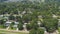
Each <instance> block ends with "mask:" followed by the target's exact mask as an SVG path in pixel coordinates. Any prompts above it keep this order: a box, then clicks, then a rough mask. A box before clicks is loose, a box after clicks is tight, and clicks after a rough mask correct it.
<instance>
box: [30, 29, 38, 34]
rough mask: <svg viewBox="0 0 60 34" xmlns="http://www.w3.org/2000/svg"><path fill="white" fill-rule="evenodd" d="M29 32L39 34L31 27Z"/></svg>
mask: <svg viewBox="0 0 60 34" xmlns="http://www.w3.org/2000/svg"><path fill="white" fill-rule="evenodd" d="M29 34H37V31H36V30H35V29H31V30H30V32H29Z"/></svg>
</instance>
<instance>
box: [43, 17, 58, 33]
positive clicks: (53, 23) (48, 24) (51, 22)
mask: <svg viewBox="0 0 60 34" xmlns="http://www.w3.org/2000/svg"><path fill="white" fill-rule="evenodd" d="M57 22H58V20H57V19H53V18H52V19H50V18H49V19H44V20H43V24H44V26H45V28H46V31H47V32H49V33H51V32H54V31H55V30H57V29H58V23H57Z"/></svg>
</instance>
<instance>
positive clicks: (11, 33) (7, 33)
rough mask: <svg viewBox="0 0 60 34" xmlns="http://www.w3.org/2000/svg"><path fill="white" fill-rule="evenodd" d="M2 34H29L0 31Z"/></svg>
mask: <svg viewBox="0 0 60 34" xmlns="http://www.w3.org/2000/svg"><path fill="white" fill-rule="evenodd" d="M0 34H28V33H24V32H11V31H5V30H0Z"/></svg>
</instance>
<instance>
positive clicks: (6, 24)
mask: <svg viewBox="0 0 60 34" xmlns="http://www.w3.org/2000/svg"><path fill="white" fill-rule="evenodd" d="M11 23H12V22H10V21H7V22H6V23H5V26H7V27H8V26H10V24H11ZM14 23H15V24H14V25H13V26H12V27H17V25H18V24H19V23H18V22H14Z"/></svg>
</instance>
